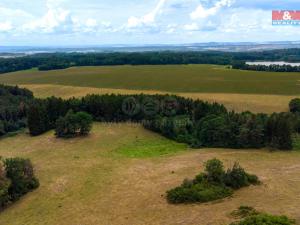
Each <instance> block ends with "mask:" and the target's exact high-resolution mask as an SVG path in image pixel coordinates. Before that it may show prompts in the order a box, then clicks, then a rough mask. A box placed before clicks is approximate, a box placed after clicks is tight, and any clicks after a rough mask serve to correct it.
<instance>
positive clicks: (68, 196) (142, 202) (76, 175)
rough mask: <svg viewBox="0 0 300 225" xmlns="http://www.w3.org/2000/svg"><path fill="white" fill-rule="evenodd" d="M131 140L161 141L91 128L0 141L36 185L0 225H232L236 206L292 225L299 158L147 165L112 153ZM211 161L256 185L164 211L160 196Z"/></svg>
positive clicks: (228, 154)
mask: <svg viewBox="0 0 300 225" xmlns="http://www.w3.org/2000/svg"><path fill="white" fill-rule="evenodd" d="M137 138H138V139H139V140H143V141H146V142H147V143H151V142H153V143H155V142H156V140H160V141H161V139H163V137H160V136H159V135H157V134H154V133H152V132H149V131H147V130H145V129H143V128H142V127H141V126H132V125H129V124H101V123H95V125H94V128H93V130H92V133H91V135H90V136H88V137H85V138H76V139H72V140H59V139H56V138H54V135H53V132H49V133H47V134H44V135H42V136H39V137H33V138H31V137H29V136H28V135H27V134H25V133H23V134H19V135H17V136H15V137H9V138H5V139H3V140H1V142H0V155H2V156H4V157H11V156H20V157H24V158H27V157H29V158H30V159H31V160H32V162H33V164H34V167H35V168H36V175H37V177H38V178H39V179H40V183H41V186H40V188H39V189H37V190H36V191H34V192H32V193H29V194H28V195H26V196H25V197H24V198H22V199H21V200H20V201H18V202H17V203H15V204H14V205H12V206H11V207H10V208H8V209H7V210H5V211H4V212H2V213H1V214H0V224H9V225H20V224H24V225H26V224H28V225H40V224H43V225H69V224H72V225H85V224H87V225H89V224H110V225H120V224H122V225H143V224H145V225H146V224H147V225H148V224H151V225H156V224H172V225H173V224H174V225H175V224H191V225H195V224H201V225H206V224H210V225H211V224H212V225H219V224H220V225H221V224H222V225H223V224H227V223H229V222H231V221H233V218H232V217H230V213H231V212H232V211H233V210H234V209H236V208H238V207H239V206H240V205H249V206H253V207H255V208H256V209H257V210H259V211H265V212H268V213H271V214H285V215H287V216H289V217H291V218H295V219H297V220H298V222H299V221H300V212H299V204H300V198H299V196H300V179H299V174H300V166H299V160H300V152H299V151H294V152H272V153H271V152H269V151H264V150H228V149H202V150H189V151H179V152H177V153H176V154H175V153H173V154H168V155H166V156H160V157H152V156H151V157H150V158H128V157H126V155H119V154H113V153H115V152H116V151H118V150H119V149H120V147H122V146H128V145H132V143H135V141H136V140H137ZM165 141H168V140H166V139H165ZM170 143H171V141H170ZM164 146H165V145H164ZM172 147H173V145H172V144H171V145H170V148H172ZM132 148H133V150H135V149H134V145H132ZM150 150H151V148H150ZM151 151H152V150H151ZM169 151H170V152H171V151H172V149H169ZM157 156H159V155H157ZM214 157H217V158H219V159H220V160H222V161H223V162H224V163H225V166H226V167H230V166H232V165H233V163H234V162H235V161H238V162H240V164H241V165H242V166H243V167H244V168H245V170H247V171H249V172H250V173H254V174H257V175H258V176H259V178H260V179H261V180H262V182H263V184H262V185H260V186H252V187H249V188H244V189H241V190H239V191H237V192H235V193H234V195H233V197H232V198H228V199H225V200H222V201H216V202H213V203H207V204H194V205H170V204H168V203H167V201H166V198H165V192H166V191H167V190H169V189H170V188H173V187H175V186H177V185H179V184H181V182H182V180H183V179H184V178H189V177H194V176H195V175H196V174H198V173H199V171H202V170H203V168H202V164H203V162H205V161H207V160H209V159H211V158H214Z"/></svg>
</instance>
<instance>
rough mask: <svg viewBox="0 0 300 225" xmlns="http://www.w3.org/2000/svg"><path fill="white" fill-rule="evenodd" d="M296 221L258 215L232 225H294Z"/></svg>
mask: <svg viewBox="0 0 300 225" xmlns="http://www.w3.org/2000/svg"><path fill="white" fill-rule="evenodd" d="M292 224H295V221H293V220H290V219H289V218H288V217H286V216H273V215H269V214H258V215H253V216H249V217H246V218H245V219H243V220H242V221H240V222H236V223H232V224H231V225H292Z"/></svg>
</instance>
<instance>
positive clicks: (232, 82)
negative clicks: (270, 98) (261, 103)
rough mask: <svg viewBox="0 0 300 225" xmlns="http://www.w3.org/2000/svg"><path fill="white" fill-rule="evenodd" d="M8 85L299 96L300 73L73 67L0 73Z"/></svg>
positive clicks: (195, 67) (189, 67)
mask: <svg viewBox="0 0 300 225" xmlns="http://www.w3.org/2000/svg"><path fill="white" fill-rule="evenodd" d="M0 83H7V84H58V85H67V86H79V87H94V88H109V89H127V90H154V91H167V92H189V93H234V94H270V95H300V73H273V72H255V71H242V70H231V69H227V68H225V67H224V66H216V65H171V66H169V65H168V66H103V67H73V68H68V69H65V70H54V71H46V72H41V71H37V70H27V71H19V72H14V73H9V74H2V75H1V76H0Z"/></svg>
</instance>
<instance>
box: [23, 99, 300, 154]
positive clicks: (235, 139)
mask: <svg viewBox="0 0 300 225" xmlns="http://www.w3.org/2000/svg"><path fill="white" fill-rule="evenodd" d="M170 98H172V99H173V100H174V101H175V102H176V104H174V106H173V107H175V108H173V109H172V110H171V111H170V110H166V109H168V107H169V106H170V105H167V106H165V105H164V104H158V107H159V109H158V111H156V112H155V113H154V114H152V113H150V114H149V111H147V110H146V111H145V110H138V111H135V110H133V111H132V112H134V113H128V111H127V110H124V102H125V103H126V101H127V100H128V99H134V100H135V101H136V102H145V100H147V101H149V99H151V102H159V103H160V102H164V100H165V99H170ZM70 110H71V112H72V113H78V112H86V113H88V114H90V115H91V116H92V118H93V120H95V121H101V122H124V121H132V122H138V123H142V124H143V125H144V127H145V128H147V129H150V130H152V131H154V132H158V133H160V134H162V135H164V136H166V137H167V138H170V139H173V140H176V141H178V142H183V143H188V144H189V145H190V146H192V147H224V148H238V149H239V148H262V147H271V148H274V149H282V150H289V149H292V147H293V143H292V137H293V133H295V132H297V131H299V130H300V126H299V124H300V123H299V121H300V120H299V118H300V116H298V115H297V114H295V113H274V114H272V115H267V114H253V113H251V112H243V113H236V112H234V111H228V110H227V109H226V108H225V107H224V106H223V105H221V104H218V103H208V102H203V101H200V100H192V99H188V98H183V97H178V96H169V95H154V96H150V95H142V94H141V95H130V96H128V95H114V94H112V95H87V96H85V97H83V98H71V99H67V100H64V99H61V98H56V97H51V98H47V99H43V100H42V99H35V100H34V101H33V102H32V103H31V104H29V106H28V110H27V115H28V128H29V131H30V134H31V135H39V134H42V133H44V132H46V131H48V130H50V129H57V126H58V124H60V126H62V127H63V129H62V130H64V129H67V126H66V125H65V121H63V120H62V119H60V118H65V117H68V116H67V114H68V112H70ZM67 121H72V120H67ZM74 121H76V120H75V119H74ZM87 121H89V120H88V119H87ZM297 121H298V122H297ZM74 123H75V122H74ZM77 124H79V122H77ZM77 127H78V126H77ZM88 127H89V125H88ZM77 130H78V131H79V130H80V129H79V127H78V128H77ZM79 133H80V131H79Z"/></svg>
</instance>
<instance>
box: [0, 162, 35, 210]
mask: <svg viewBox="0 0 300 225" xmlns="http://www.w3.org/2000/svg"><path fill="white" fill-rule="evenodd" d="M38 187H39V181H38V179H37V178H36V177H35V176H34V171H33V167H32V164H31V162H30V160H29V159H22V158H9V159H5V160H2V161H1V163H0V210H1V209H3V208H4V207H5V206H7V205H9V204H10V203H12V202H15V201H17V200H19V198H20V197H22V196H23V195H25V194H26V193H28V192H30V191H32V190H34V189H36V188H38Z"/></svg>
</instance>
